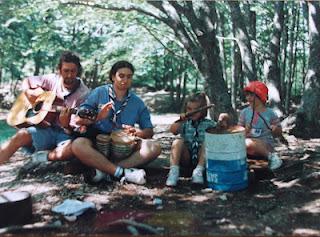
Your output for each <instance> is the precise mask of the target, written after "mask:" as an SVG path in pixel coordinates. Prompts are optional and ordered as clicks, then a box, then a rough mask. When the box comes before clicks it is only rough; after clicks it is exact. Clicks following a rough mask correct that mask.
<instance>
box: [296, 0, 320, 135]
mask: <svg viewBox="0 0 320 237" xmlns="http://www.w3.org/2000/svg"><path fill="white" fill-rule="evenodd" d="M308 7H309V15H308V18H309V40H310V57H309V66H308V72H307V76H306V79H305V81H306V87H305V92H304V94H303V97H302V101H301V106H300V107H299V109H298V111H297V115H296V124H295V127H294V128H293V129H292V130H291V133H292V134H294V135H296V136H298V137H319V134H320V120H319V118H320V83H319V82H320V35H319V32H320V4H319V2H313V1H309V2H308Z"/></svg>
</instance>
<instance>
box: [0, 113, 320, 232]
mask: <svg viewBox="0 0 320 237" xmlns="http://www.w3.org/2000/svg"><path fill="white" fill-rule="evenodd" d="M177 117H178V115H177V114H164V115H153V116H152V119H153V122H154V125H155V136H154V138H155V139H158V140H159V141H160V143H161V146H162V148H163V152H162V154H161V156H160V157H159V158H158V159H157V160H156V161H154V162H153V163H151V164H149V165H148V166H147V167H145V169H146V172H147V184H146V185H135V184H120V183H119V182H116V181H111V182H103V183H100V184H95V185H92V184H88V183H86V182H85V180H84V176H83V170H82V169H80V166H79V165H78V163H77V162H75V161H71V162H53V163H44V164H41V165H39V166H36V167H33V168H32V169H30V163H29V162H30V159H29V158H28V156H26V155H25V154H23V152H22V151H19V152H17V153H16V155H15V156H14V157H13V158H12V159H11V160H10V162H8V163H6V164H5V165H2V166H0V192H4V191H28V192H29V193H30V194H31V195H32V202H33V217H32V219H30V221H29V223H28V225H25V226H15V227H8V228H2V229H0V235H8V236H10V235H11V234H14V235H16V234H23V235H27V234H29V235H35V236H41V235H54V236H64V235H91V236H92V235H100V234H101V235H109V234H116V235H119V234H124V235H137V234H141V235H142V234H148V235H151V234H154V235H170V236H172V235H179V236H181V235H193V236H194V235H201V236H219V235H224V236H230V235H239V236H264V235H270V236H271V235H275V236H279V235H282V236H288V235H302V236H320V218H319V213H320V139H311V140H301V139H296V138H295V137H293V136H288V135H287V134H285V137H286V138H287V140H288V142H289V145H288V146H286V145H283V144H280V143H279V144H278V146H277V147H276V149H277V151H278V152H279V154H280V156H281V158H282V159H283V161H284V165H283V167H282V168H280V169H279V170H278V171H276V172H274V173H271V172H270V171H268V169H265V168H263V167H264V166H265V165H266V164H260V165H262V166H256V165H257V162H255V163H253V162H250V167H251V172H249V180H250V182H249V186H248V188H247V189H245V190H241V191H237V192H222V191H216V190H211V189H208V188H206V186H202V187H199V186H193V185H191V182H190V177H189V175H190V171H188V170H184V171H183V177H181V178H180V180H179V185H178V186H177V187H176V188H168V187H166V186H165V180H166V175H167V173H168V170H169V153H170V145H171V142H172V140H173V139H174V136H173V135H172V134H170V133H168V126H169V124H170V123H171V122H172V121H174V120H175V119H176V118H177ZM0 155H1V154H0ZM259 167H260V168H259ZM261 167H262V168H261ZM66 199H77V200H81V201H91V202H93V203H94V204H95V206H96V210H89V211H87V212H85V213H84V214H82V215H81V216H79V217H78V218H77V219H76V220H73V221H70V220H67V219H66V218H64V217H63V216H61V215H59V214H55V213H54V212H52V211H51V209H52V208H53V207H54V206H56V205H58V204H60V203H62V202H63V201H64V200H66Z"/></svg>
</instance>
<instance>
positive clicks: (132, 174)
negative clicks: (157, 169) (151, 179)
mask: <svg viewBox="0 0 320 237" xmlns="http://www.w3.org/2000/svg"><path fill="white" fill-rule="evenodd" d="M123 181H128V182H130V183H135V184H145V183H146V182H147V181H146V172H145V171H144V170H143V169H135V168H129V169H124V176H123V177H122V179H121V182H123Z"/></svg>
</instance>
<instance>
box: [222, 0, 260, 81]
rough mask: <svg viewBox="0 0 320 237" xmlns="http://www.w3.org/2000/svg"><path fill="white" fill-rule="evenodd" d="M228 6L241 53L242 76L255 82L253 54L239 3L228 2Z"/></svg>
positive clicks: (255, 73)
mask: <svg viewBox="0 0 320 237" xmlns="http://www.w3.org/2000/svg"><path fill="white" fill-rule="evenodd" d="M228 4H229V7H230V10H231V18H232V26H233V28H234V29H235V38H236V39H237V42H238V45H239V48H240V52H241V59H242V71H243V74H244V76H245V77H246V78H247V79H248V80H249V81H255V80H257V72H256V66H255V59H254V54H253V52H252V48H251V43H250V37H249V34H248V31H247V29H246V27H245V22H244V20H243V19H244V17H243V14H242V13H241V10H240V7H239V2H237V1H228Z"/></svg>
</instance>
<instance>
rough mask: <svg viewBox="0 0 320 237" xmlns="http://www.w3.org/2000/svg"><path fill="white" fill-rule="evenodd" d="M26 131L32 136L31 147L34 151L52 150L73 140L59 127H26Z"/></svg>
mask: <svg viewBox="0 0 320 237" xmlns="http://www.w3.org/2000/svg"><path fill="white" fill-rule="evenodd" d="M27 131H28V132H29V133H30V134H31V136H32V145H33V147H34V148H35V151H42V150H52V149H54V148H56V147H57V146H61V145H63V144H64V143H65V142H67V141H69V140H72V138H73V137H72V136H71V135H68V134H65V133H64V131H63V129H62V128H60V127H48V128H39V127H28V128H27Z"/></svg>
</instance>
